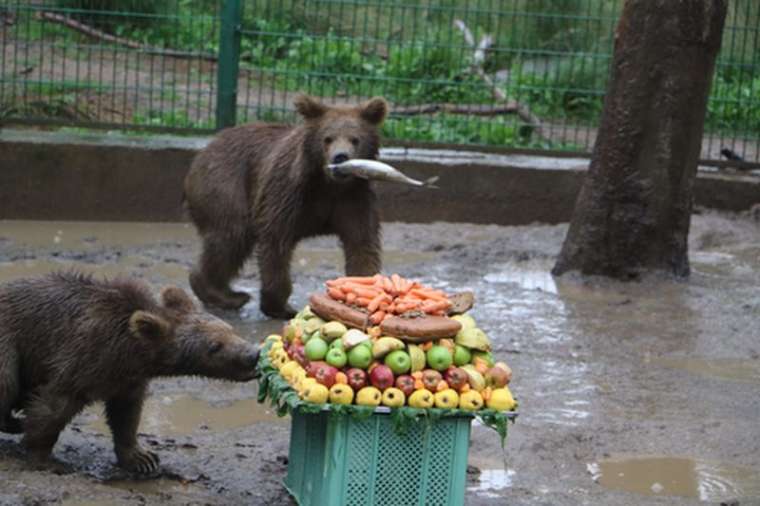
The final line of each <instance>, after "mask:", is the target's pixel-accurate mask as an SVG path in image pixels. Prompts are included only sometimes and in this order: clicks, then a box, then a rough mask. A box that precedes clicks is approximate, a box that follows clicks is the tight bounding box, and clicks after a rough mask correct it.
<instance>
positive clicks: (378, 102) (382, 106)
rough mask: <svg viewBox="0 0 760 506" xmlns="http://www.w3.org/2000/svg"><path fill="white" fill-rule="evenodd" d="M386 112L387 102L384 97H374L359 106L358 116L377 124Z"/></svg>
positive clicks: (381, 120) (383, 118)
mask: <svg viewBox="0 0 760 506" xmlns="http://www.w3.org/2000/svg"><path fill="white" fill-rule="evenodd" d="M386 114H388V102H386V101H385V99H384V98H380V97H375V98H373V99H370V100H369V101H368V102H367V103H365V104H362V105H361V106H360V108H359V116H361V118H362V119H363V120H365V121H368V122H369V123H371V124H373V125H379V124H380V123H382V122H383V120H385V115H386Z"/></svg>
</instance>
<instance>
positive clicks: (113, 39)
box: [36, 11, 217, 61]
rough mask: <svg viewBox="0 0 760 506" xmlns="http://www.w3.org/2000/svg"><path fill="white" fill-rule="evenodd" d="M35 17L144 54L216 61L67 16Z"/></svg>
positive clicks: (44, 13)
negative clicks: (153, 43) (111, 32)
mask: <svg viewBox="0 0 760 506" xmlns="http://www.w3.org/2000/svg"><path fill="white" fill-rule="evenodd" d="M36 17H37V19H41V20H45V21H50V22H52V23H58V24H60V25H63V26H65V27H67V28H71V29H72V30H76V31H77V32H79V33H82V34H84V35H87V36H88V37H92V38H94V39H98V40H103V41H106V42H110V43H112V44H117V45H119V46H125V47H128V48H130V49H137V50H139V51H142V52H144V53H149V54H158V55H162V56H172V57H175V58H199V59H202V60H208V61H216V60H217V57H216V55H212V54H207V53H193V52H190V51H177V50H175V49H163V48H160V47H154V46H149V45H147V44H143V43H140V42H137V41H134V40H131V39H127V38H124V37H117V36H116V35H111V34H110V33H106V32H104V31H102V30H98V29H97V28H94V27H92V26H90V25H87V24H85V23H81V22H79V21H77V20H75V19H71V18H70V17H68V16H64V15H62V14H56V13H54V12H46V11H39V12H37V14H36Z"/></svg>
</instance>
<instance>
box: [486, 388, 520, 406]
mask: <svg viewBox="0 0 760 506" xmlns="http://www.w3.org/2000/svg"><path fill="white" fill-rule="evenodd" d="M515 406H517V402H515V399H514V397H512V392H510V391H509V388H507V387H504V388H494V389H493V390H492V391H491V397H489V398H488V407H489V408H491V409H495V410H498V411H511V410H513V409H515Z"/></svg>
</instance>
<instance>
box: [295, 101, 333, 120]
mask: <svg viewBox="0 0 760 506" xmlns="http://www.w3.org/2000/svg"><path fill="white" fill-rule="evenodd" d="M293 105H295V107H296V111H298V114H300V115H301V116H303V118H304V119H319V118H321V117H322V116H324V114H325V113H326V112H327V106H326V105H325V104H323V103H321V102H318V101H317V100H316V99H314V98H312V97H310V96H308V95H298V96H297V97H296V99H295V101H294V102H293Z"/></svg>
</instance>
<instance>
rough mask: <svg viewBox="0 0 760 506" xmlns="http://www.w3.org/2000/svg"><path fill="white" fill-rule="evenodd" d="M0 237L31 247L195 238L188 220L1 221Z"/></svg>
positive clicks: (121, 244) (99, 245)
mask: <svg viewBox="0 0 760 506" xmlns="http://www.w3.org/2000/svg"><path fill="white" fill-rule="evenodd" d="M0 237H3V238H5V239H9V240H11V241H12V242H13V244H15V245H16V246H27V247H33V248H44V247H59V248H82V247H84V248H87V249H96V248H103V247H124V246H139V245H148V244H156V243H162V242H167V241H180V240H193V241H194V240H196V235H195V230H194V229H193V227H192V225H190V224H189V223H137V222H108V223H103V222H78V221H60V222H59V221H19V220H7V221H6V220H0Z"/></svg>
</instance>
